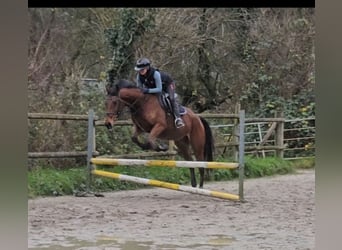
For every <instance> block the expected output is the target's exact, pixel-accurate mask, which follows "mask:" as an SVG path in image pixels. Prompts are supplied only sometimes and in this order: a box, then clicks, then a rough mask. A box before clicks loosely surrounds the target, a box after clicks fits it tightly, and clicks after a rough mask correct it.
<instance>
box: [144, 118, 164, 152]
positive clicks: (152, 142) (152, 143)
mask: <svg viewBox="0 0 342 250" xmlns="http://www.w3.org/2000/svg"><path fill="white" fill-rule="evenodd" d="M165 129H166V125H163V124H160V123H157V124H156V125H154V126H153V128H152V129H151V132H150V134H149V135H148V138H147V140H148V141H147V144H148V146H149V148H150V149H152V150H155V151H166V150H167V149H168V147H165V145H164V146H163V145H159V144H157V143H156V140H157V138H158V136H159V135H160V134H161V133H162V132H163V131H164V130H165Z"/></svg>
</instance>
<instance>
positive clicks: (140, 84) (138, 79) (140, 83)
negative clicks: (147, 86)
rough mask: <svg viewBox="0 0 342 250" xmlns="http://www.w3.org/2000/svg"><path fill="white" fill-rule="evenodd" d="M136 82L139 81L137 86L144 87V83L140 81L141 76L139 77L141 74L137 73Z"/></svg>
mask: <svg viewBox="0 0 342 250" xmlns="http://www.w3.org/2000/svg"><path fill="white" fill-rule="evenodd" d="M136 82H137V87H138V88H142V87H143V84H142V82H141V81H140V78H139V74H137V79H136Z"/></svg>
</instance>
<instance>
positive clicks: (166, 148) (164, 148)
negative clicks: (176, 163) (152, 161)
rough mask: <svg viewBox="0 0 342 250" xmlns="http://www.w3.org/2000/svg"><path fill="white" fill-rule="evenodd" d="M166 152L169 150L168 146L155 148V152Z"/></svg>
mask: <svg viewBox="0 0 342 250" xmlns="http://www.w3.org/2000/svg"><path fill="white" fill-rule="evenodd" d="M167 150H169V146H168V145H166V144H164V145H158V147H157V150H156V151H157V152H160V151H163V152H164V151H167Z"/></svg>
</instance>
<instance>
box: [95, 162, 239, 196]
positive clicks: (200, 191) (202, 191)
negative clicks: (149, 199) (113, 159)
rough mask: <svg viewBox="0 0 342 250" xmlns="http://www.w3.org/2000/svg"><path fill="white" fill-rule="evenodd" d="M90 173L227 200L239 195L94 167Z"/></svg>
mask: <svg viewBox="0 0 342 250" xmlns="http://www.w3.org/2000/svg"><path fill="white" fill-rule="evenodd" d="M92 174H94V175H99V176H103V177H108V178H113V179H118V180H121V181H130V182H135V183H140V184H145V185H150V186H155V187H160V188H167V189H173V190H177V191H182V192H187V193H194V194H200V195H205V196H212V197H216V198H221V199H229V200H234V201H239V200H240V197H239V196H238V195H235V194H229V193H223V192H218V191H211V190H207V189H201V188H194V187H189V186H183V185H179V184H174V183H170V182H163V181H158V180H151V179H146V178H141V177H135V176H130V175H124V174H118V173H112V172H108V171H102V170H96V169H95V170H92Z"/></svg>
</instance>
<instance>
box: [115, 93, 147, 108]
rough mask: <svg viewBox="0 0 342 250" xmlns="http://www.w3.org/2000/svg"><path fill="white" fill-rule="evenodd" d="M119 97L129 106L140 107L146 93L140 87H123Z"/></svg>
mask: <svg viewBox="0 0 342 250" xmlns="http://www.w3.org/2000/svg"><path fill="white" fill-rule="evenodd" d="M119 97H120V99H121V100H123V101H124V102H125V103H126V105H127V106H130V107H131V108H132V107H135V108H136V107H138V106H139V105H141V104H142V102H144V99H145V98H144V94H143V93H141V91H140V90H139V89H122V90H121V91H120V94H119Z"/></svg>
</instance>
